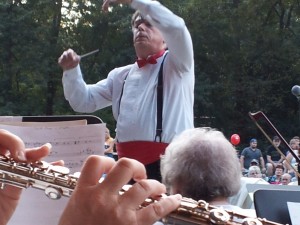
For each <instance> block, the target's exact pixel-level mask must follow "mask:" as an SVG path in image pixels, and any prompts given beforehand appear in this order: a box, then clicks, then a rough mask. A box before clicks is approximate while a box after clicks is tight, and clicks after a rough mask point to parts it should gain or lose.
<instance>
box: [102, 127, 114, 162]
mask: <svg viewBox="0 0 300 225" xmlns="http://www.w3.org/2000/svg"><path fill="white" fill-rule="evenodd" d="M114 146H115V140H114V139H113V138H112V137H111V136H110V131H109V129H108V128H106V130H105V142H104V154H105V155H106V156H108V157H111V158H113V159H114V154H113V153H114Z"/></svg>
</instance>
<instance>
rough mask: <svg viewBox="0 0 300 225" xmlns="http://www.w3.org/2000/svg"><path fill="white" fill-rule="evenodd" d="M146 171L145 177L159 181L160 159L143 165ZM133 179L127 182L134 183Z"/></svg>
mask: <svg viewBox="0 0 300 225" xmlns="http://www.w3.org/2000/svg"><path fill="white" fill-rule="evenodd" d="M145 168H146V172H147V178H148V179H153V180H157V181H159V182H161V175H160V160H157V161H155V162H153V163H150V164H148V165H145ZM134 183H135V181H134V180H133V179H131V180H130V181H129V182H128V184H131V185H132V184H134Z"/></svg>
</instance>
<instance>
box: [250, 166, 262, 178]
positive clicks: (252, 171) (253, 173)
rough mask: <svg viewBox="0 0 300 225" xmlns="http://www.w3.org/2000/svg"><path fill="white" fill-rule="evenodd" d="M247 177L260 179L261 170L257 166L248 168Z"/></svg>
mask: <svg viewBox="0 0 300 225" xmlns="http://www.w3.org/2000/svg"><path fill="white" fill-rule="evenodd" d="M248 177H255V178H262V174H261V170H260V168H259V167H258V166H250V167H249V170H248Z"/></svg>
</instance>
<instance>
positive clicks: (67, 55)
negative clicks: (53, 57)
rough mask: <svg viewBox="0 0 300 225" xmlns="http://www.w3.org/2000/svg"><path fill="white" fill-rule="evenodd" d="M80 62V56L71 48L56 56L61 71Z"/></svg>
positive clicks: (71, 67)
mask: <svg viewBox="0 0 300 225" xmlns="http://www.w3.org/2000/svg"><path fill="white" fill-rule="evenodd" d="M79 62H80V56H79V55H77V53H76V52H74V51H73V50H72V49H68V50H67V51H64V52H63V54H62V55H61V56H60V57H59V58H58V64H59V65H60V66H61V68H62V69H63V71H65V70H70V69H73V68H74V67H76V66H77V65H78V64H79Z"/></svg>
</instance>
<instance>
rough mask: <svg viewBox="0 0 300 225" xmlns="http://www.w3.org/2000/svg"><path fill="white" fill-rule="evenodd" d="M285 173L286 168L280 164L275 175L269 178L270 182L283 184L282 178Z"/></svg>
mask: <svg viewBox="0 0 300 225" xmlns="http://www.w3.org/2000/svg"><path fill="white" fill-rule="evenodd" d="M283 171H284V167H283V166H282V164H278V165H277V166H276V168H275V173H274V175H273V176H271V177H269V178H268V182H269V183H270V184H281V182H282V181H281V177H282V174H283Z"/></svg>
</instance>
